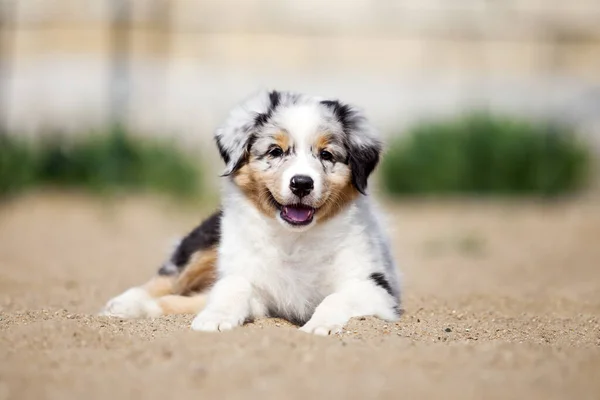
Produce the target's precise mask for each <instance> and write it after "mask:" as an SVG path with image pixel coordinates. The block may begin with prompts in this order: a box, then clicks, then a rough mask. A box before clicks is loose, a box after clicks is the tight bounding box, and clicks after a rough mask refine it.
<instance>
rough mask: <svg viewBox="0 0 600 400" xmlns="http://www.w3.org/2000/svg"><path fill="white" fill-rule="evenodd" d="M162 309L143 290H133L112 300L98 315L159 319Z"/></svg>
mask: <svg viewBox="0 0 600 400" xmlns="http://www.w3.org/2000/svg"><path fill="white" fill-rule="evenodd" d="M161 314H162V309H161V308H160V306H159V305H158V304H157V303H156V301H154V299H153V298H152V297H150V295H149V294H148V293H147V292H146V291H145V290H144V289H142V288H137V287H136V288H131V289H129V290H127V291H125V292H124V293H122V294H120V295H119V296H117V297H115V298H113V299H111V300H110V301H109V302H108V303H106V306H104V308H103V309H102V311H100V313H99V314H98V315H104V316H107V317H118V318H142V317H152V318H153V317H158V316H159V315H161Z"/></svg>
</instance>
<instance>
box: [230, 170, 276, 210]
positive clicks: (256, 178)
mask: <svg viewBox="0 0 600 400" xmlns="http://www.w3.org/2000/svg"><path fill="white" fill-rule="evenodd" d="M279 178H280V176H279V174H276V173H266V172H262V171H257V170H256V169H254V168H253V165H252V160H250V162H249V163H247V164H246V165H244V166H243V167H242V168H240V169H239V170H238V171H236V173H235V175H234V176H233V181H234V182H235V184H236V185H237V186H238V187H239V188H240V189H241V190H242V191H243V192H244V194H245V195H246V197H248V199H250V201H252V203H253V204H254V205H255V206H256V208H258V210H259V211H260V212H262V213H263V214H264V215H266V216H267V217H270V218H273V217H274V216H275V212H276V211H277V208H276V207H275V206H274V205H273V203H272V201H271V194H273V196H277V194H276V193H274V192H270V191H269V189H268V187H269V186H270V187H277V186H276V184H277V181H278V179H279Z"/></svg>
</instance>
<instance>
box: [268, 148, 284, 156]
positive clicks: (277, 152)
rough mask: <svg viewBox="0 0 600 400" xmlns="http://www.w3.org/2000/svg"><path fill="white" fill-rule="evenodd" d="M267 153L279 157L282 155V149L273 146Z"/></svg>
mask: <svg viewBox="0 0 600 400" xmlns="http://www.w3.org/2000/svg"><path fill="white" fill-rule="evenodd" d="M269 155H270V156H271V157H273V158H279V157H281V156H282V155H283V150H281V147H273V148H272V149H271V150H269Z"/></svg>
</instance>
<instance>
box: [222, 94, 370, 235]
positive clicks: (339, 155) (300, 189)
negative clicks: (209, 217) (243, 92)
mask: <svg viewBox="0 0 600 400" xmlns="http://www.w3.org/2000/svg"><path fill="white" fill-rule="evenodd" d="M215 139H216V142H217V145H218V147H219V151H220V153H221V156H222V158H223V160H224V161H225V163H226V164H227V166H226V170H225V173H224V175H226V176H228V177H230V178H231V179H232V180H233V182H234V183H235V184H236V185H237V186H238V187H239V188H240V189H241V190H242V191H243V193H244V194H245V195H246V196H247V197H248V198H249V199H250V200H251V201H252V202H253V203H254V205H255V206H256V207H257V208H258V209H259V210H260V211H261V212H262V213H263V214H265V215H267V216H269V217H272V218H275V219H277V220H278V221H279V222H280V223H281V224H283V225H284V226H286V227H288V228H290V229H294V230H305V229H307V228H308V227H310V226H312V225H314V224H316V223H319V222H323V221H326V220H327V219H328V218H330V217H332V216H333V215H335V214H336V213H337V212H338V211H340V210H341V209H343V208H344V207H345V206H346V205H347V204H348V203H350V202H351V201H352V200H354V199H355V198H356V197H357V196H359V195H360V194H363V195H364V194H366V192H365V191H366V188H367V179H368V177H369V175H370V174H371V172H373V170H374V169H375V167H376V166H377V163H378V161H379V156H380V153H381V143H380V142H379V140H378V139H377V138H376V136H375V131H374V129H373V128H372V127H371V125H370V124H369V123H368V121H367V120H366V118H365V117H364V116H363V115H362V113H361V112H359V111H358V110H357V109H355V108H354V107H352V106H350V105H347V104H343V103H341V102H339V101H337V100H324V99H320V98H315V97H308V96H304V95H300V94H296V93H290V92H276V91H272V92H263V93H260V94H259V95H257V96H255V97H253V98H251V99H249V100H247V101H246V102H244V103H243V104H242V105H240V106H238V107H237V108H235V109H234V110H233V111H232V112H231V114H230V116H229V118H228V119H227V121H226V123H225V124H224V125H223V127H221V128H220V129H218V130H217V132H216V134H215Z"/></svg>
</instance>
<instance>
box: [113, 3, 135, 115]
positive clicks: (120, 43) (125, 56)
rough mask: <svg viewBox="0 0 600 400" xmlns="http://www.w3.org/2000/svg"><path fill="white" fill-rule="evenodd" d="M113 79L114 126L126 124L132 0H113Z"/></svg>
mask: <svg viewBox="0 0 600 400" xmlns="http://www.w3.org/2000/svg"><path fill="white" fill-rule="evenodd" d="M110 4H111V26H110V42H111V43H110V45H111V55H110V57H111V78H110V79H111V81H110V100H109V101H110V105H109V107H110V116H109V118H110V122H111V124H112V125H113V126H123V125H125V124H126V120H127V115H128V111H129V90H130V76H129V75H130V69H129V67H130V50H131V49H130V35H129V30H130V24H131V8H132V7H131V2H130V0H111V3H110Z"/></svg>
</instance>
